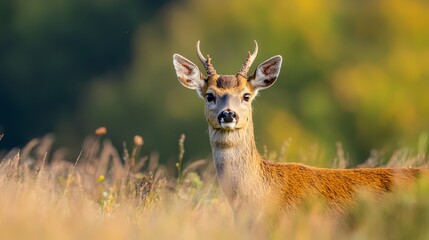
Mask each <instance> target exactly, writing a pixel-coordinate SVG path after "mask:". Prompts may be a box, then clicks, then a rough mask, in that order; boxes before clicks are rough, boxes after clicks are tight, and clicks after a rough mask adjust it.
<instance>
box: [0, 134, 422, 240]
mask: <svg viewBox="0 0 429 240" xmlns="http://www.w3.org/2000/svg"><path fill="white" fill-rule="evenodd" d="M104 133H105V131H102V130H99V131H97V135H96V136H93V137H89V138H88V139H86V140H85V142H84V144H83V148H82V151H81V152H80V154H79V155H78V156H76V158H75V159H74V162H71V161H67V160H66V157H65V156H66V154H65V153H64V151H63V150H61V149H60V150H56V151H54V152H53V151H52V150H51V146H52V142H53V140H52V138H51V137H49V136H47V137H45V138H43V139H38V140H37V139H35V140H32V141H30V142H29V143H28V144H27V146H25V147H24V148H23V149H21V150H19V149H14V150H12V151H10V152H8V153H7V154H5V155H4V156H3V157H2V158H3V159H2V161H1V163H0V194H1V195H0V239H237V238H243V239H286V238H287V239H429V179H421V180H420V181H418V182H417V184H416V185H415V186H412V187H410V188H406V189H400V190H398V191H396V192H393V193H391V194H389V195H387V196H386V198H385V199H383V201H376V200H373V199H372V197H371V196H370V195H367V194H365V193H362V194H361V195H359V197H358V200H357V203H356V205H355V206H354V207H353V208H352V209H350V211H349V212H348V213H347V214H346V216H345V217H344V218H342V219H337V218H335V217H332V216H329V215H328V214H326V213H325V212H324V211H323V205H322V204H318V203H312V204H310V205H308V206H306V207H305V208H303V209H302V210H301V211H299V212H297V213H296V214H295V215H293V216H284V217H282V218H281V219H278V220H276V223H275V224H274V225H268V224H264V223H261V224H259V225H258V226H253V227H252V228H249V227H248V226H245V225H241V224H239V223H234V219H233V215H232V211H231V209H230V208H229V205H228V203H227V202H226V200H225V198H224V197H223V195H222V193H221V192H220V190H219V187H218V186H217V183H216V180H215V177H214V176H215V174H214V171H213V168H212V164H211V163H209V162H207V161H205V160H201V161H197V162H194V163H190V164H188V165H186V164H185V165H184V163H185V162H186V161H184V159H185V158H186V156H184V152H185V150H184V141H185V137H184V136H182V137H181V138H180V140H179V147H178V153H179V162H178V164H177V165H176V166H177V171H178V172H177V173H175V174H174V176H170V175H169V174H168V173H167V171H166V169H165V168H164V167H163V166H161V165H159V164H158V157H157V155H156V154H149V155H144V154H142V153H141V152H146V151H142V147H143V143H144V142H143V139H142V138H141V137H140V136H136V137H135V138H134V142H133V143H132V146H131V147H128V146H127V145H124V148H123V149H121V150H120V151H118V150H117V149H115V148H114V147H113V145H112V144H111V143H110V141H109V140H107V139H103V136H102V135H103V134H104ZM337 147H338V154H337V158H336V160H335V161H333V163H332V164H333V165H335V166H337V167H345V166H346V165H347V159H346V158H345V154H344V150H343V149H342V146H341V144H338V145H337ZM427 150H428V141H427V135H424V134H423V135H422V136H421V137H420V140H419V143H418V144H417V148H416V150H412V149H410V148H403V149H399V150H397V151H395V152H394V153H393V154H392V155H391V156H388V155H386V154H382V153H380V152H373V154H372V155H371V157H370V158H369V159H368V161H367V162H366V163H365V164H363V165H362V166H370V167H374V166H379V165H388V166H410V165H412V166H424V167H427V164H428V156H427ZM284 151H287V146H284V147H283V148H282V150H281V151H280V154H279V159H283V158H284V156H285V154H286V153H285V152H284ZM273 155H275V154H271V156H273Z"/></svg>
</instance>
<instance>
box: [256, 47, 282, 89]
mask: <svg viewBox="0 0 429 240" xmlns="http://www.w3.org/2000/svg"><path fill="white" fill-rule="evenodd" d="M281 66H282V57H281V56H280V55H277V56H274V57H272V58H270V59H268V60H266V61H265V62H263V63H261V64H260V65H259V66H258V67H257V68H256V71H255V73H254V74H253V75H252V76H251V77H250V78H249V82H250V84H251V85H252V86H253V87H254V88H255V90H260V89H265V88H268V87H270V86H271V85H273V84H274V82H275V81H276V79H277V77H278V76H279V73H280V68H281Z"/></svg>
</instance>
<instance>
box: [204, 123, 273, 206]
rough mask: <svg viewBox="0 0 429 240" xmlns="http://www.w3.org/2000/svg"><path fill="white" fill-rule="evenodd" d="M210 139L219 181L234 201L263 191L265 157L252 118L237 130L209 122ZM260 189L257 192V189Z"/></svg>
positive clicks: (229, 198) (231, 200) (226, 193)
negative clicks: (263, 157)
mask: <svg viewBox="0 0 429 240" xmlns="http://www.w3.org/2000/svg"><path fill="white" fill-rule="evenodd" d="M209 134H210V143H211V147H212V151H213V159H214V163H215V167H216V175H217V178H218V181H219V184H220V186H221V188H222V190H223V192H224V193H225V195H226V196H227V198H228V200H229V201H230V202H231V203H232V205H233V206H234V205H235V203H234V202H237V201H238V202H240V201H242V200H246V199H247V200H249V201H258V200H257V199H248V198H249V197H253V196H258V195H261V193H262V192H263V191H265V189H266V187H265V186H263V181H262V170H261V161H262V158H261V156H260V155H259V153H258V151H257V149H256V144H255V139H254V133H253V122H252V120H251V119H250V120H249V123H248V124H247V127H245V128H242V129H236V130H233V131H225V130H218V129H214V128H212V127H210V126H209ZM255 191H256V192H255Z"/></svg>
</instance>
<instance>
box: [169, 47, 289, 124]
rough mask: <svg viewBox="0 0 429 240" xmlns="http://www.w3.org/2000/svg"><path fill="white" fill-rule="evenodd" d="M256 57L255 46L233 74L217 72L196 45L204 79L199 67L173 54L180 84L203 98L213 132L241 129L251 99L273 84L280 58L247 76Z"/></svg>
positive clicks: (246, 118) (249, 115) (249, 109)
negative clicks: (203, 70)
mask: <svg viewBox="0 0 429 240" xmlns="http://www.w3.org/2000/svg"><path fill="white" fill-rule="evenodd" d="M257 54H258V44H257V42H256V41H255V49H254V51H253V53H252V54H250V52H249V53H248V56H247V58H246V61H245V62H244V64H243V66H242V67H241V69H240V71H238V73H237V74H235V75H219V74H217V73H216V70H215V68H214V67H213V64H212V63H211V58H210V57H209V55H207V58H205V57H204V56H203V54H202V53H201V51H200V42H199V41H198V42H197V55H198V58H199V59H200V61H201V63H202V64H203V66H204V68H205V72H206V74H207V76H206V77H205V76H204V75H203V73H202V72H200V70H199V69H198V67H197V66H196V65H195V64H194V63H192V62H191V61H189V60H188V59H186V58H184V57H182V56H180V55H179V54H174V55H173V64H174V68H175V70H176V74H177V77H178V78H179V81H180V83H181V84H182V85H183V86H185V87H187V88H190V89H195V90H197V92H198V94H199V95H200V97H202V98H203V99H205V102H206V107H205V115H206V118H207V121H208V123H209V125H210V126H211V127H213V128H214V129H223V130H228V131H231V130H235V129H241V128H244V127H245V126H246V125H247V123H248V122H249V119H250V118H251V116H252V115H251V114H252V106H251V103H252V100H253V99H254V98H255V96H256V95H257V93H258V91H259V90H261V89H265V88H268V87H270V86H271V85H273V83H274V82H275V81H276V79H277V76H278V75H279V72H280V67H281V63H282V57H281V56H279V55H277V56H274V57H272V58H270V59H268V60H266V61H265V62H263V63H261V64H260V65H259V66H258V67H257V68H256V70H255V72H254V73H253V74H252V75H251V76H248V74H247V73H248V71H249V69H250V66H251V65H252V63H253V61H254V60H255V58H256V55H257Z"/></svg>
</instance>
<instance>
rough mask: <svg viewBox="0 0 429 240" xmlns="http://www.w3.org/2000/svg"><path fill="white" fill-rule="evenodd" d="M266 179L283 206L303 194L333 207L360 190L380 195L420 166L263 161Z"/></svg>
mask: <svg viewBox="0 0 429 240" xmlns="http://www.w3.org/2000/svg"><path fill="white" fill-rule="evenodd" d="M262 169H263V171H264V176H265V181H267V182H269V185H271V186H272V191H273V199H275V200H276V201H280V205H281V206H282V208H284V209H285V210H288V209H293V208H296V207H298V206H299V204H300V203H301V202H302V201H303V200H304V199H306V198H309V197H316V198H322V199H323V200H325V201H326V203H327V204H328V206H330V207H331V208H334V209H343V208H344V207H346V206H348V205H349V204H350V203H351V202H352V200H353V198H354V197H355V194H356V192H357V191H359V190H368V191H371V192H373V193H374V194H375V196H381V195H383V193H385V192H389V191H391V190H392V189H393V188H394V187H395V186H397V185H399V184H406V183H410V182H413V181H415V179H416V178H417V177H418V176H419V175H420V174H421V172H422V171H424V170H422V169H419V168H356V169H325V168H315V167H309V166H306V165H302V164H296V163H288V164H281V163H272V162H267V161H263V162H262Z"/></svg>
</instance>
